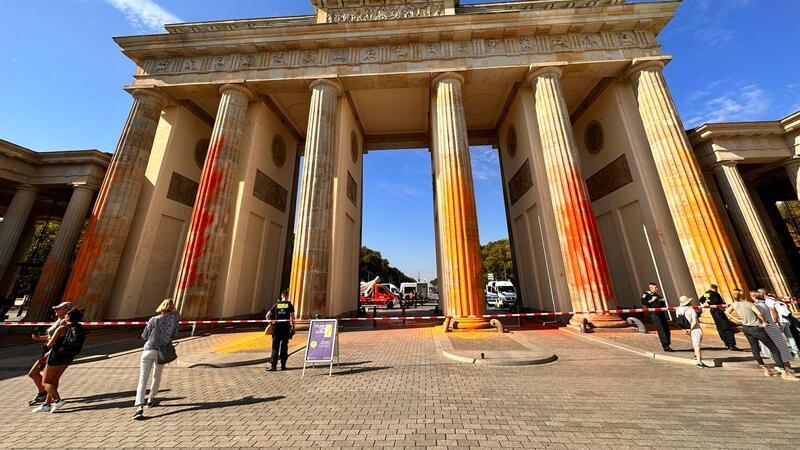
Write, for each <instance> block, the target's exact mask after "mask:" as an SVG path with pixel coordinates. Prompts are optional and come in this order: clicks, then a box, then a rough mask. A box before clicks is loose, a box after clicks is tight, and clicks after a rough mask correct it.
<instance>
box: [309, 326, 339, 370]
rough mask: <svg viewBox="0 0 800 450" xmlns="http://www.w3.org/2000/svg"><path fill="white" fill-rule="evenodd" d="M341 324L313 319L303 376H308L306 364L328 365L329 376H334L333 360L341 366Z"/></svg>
mask: <svg viewBox="0 0 800 450" xmlns="http://www.w3.org/2000/svg"><path fill="white" fill-rule="evenodd" d="M338 325H339V322H338V321H337V320H336V319H313V320H312V321H311V323H310V324H309V326H308V340H307V341H306V354H305V358H304V359H303V375H302V376H301V378H302V377H305V375H306V364H307V363H311V365H312V366H316V365H317V363H328V364H329V365H330V369H329V370H328V376H331V375H333V360H334V358H336V365H337V366H338V365H339V326H338Z"/></svg>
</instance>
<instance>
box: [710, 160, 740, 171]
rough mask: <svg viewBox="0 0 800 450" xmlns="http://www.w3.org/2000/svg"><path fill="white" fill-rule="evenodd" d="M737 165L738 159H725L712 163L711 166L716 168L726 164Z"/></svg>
mask: <svg viewBox="0 0 800 450" xmlns="http://www.w3.org/2000/svg"><path fill="white" fill-rule="evenodd" d="M737 165H739V163H738V162H737V161H731V160H725V161H717V162H715V163H714V164H711V166H710V167H711V168H712V169H716V168H717V167H722V166H725V167H736V166H737Z"/></svg>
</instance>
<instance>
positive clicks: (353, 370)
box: [333, 367, 393, 375]
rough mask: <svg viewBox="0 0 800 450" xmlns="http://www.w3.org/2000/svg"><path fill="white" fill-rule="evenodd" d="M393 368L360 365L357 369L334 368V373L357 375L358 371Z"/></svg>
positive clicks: (365, 371)
mask: <svg viewBox="0 0 800 450" xmlns="http://www.w3.org/2000/svg"><path fill="white" fill-rule="evenodd" d="M386 369H393V367H359V368H357V369H347V370H338V369H337V370H334V371H333V374H334V375H355V374H358V373H367V372H374V371H377V370H386Z"/></svg>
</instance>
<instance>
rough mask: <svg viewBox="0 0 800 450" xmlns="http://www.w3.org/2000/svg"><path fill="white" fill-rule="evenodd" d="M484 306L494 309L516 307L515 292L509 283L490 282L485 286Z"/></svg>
mask: <svg viewBox="0 0 800 450" xmlns="http://www.w3.org/2000/svg"><path fill="white" fill-rule="evenodd" d="M486 304H487V305H489V306H494V307H495V308H507V307H512V306H517V290H516V289H515V288H514V285H513V284H512V283H511V282H510V281H490V282H488V283H487V284H486Z"/></svg>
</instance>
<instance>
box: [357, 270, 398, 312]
mask: <svg viewBox="0 0 800 450" xmlns="http://www.w3.org/2000/svg"><path fill="white" fill-rule="evenodd" d="M380 281H381V280H380V277H378V278H375V279H374V280H372V281H370V282H368V283H362V284H361V289H360V291H361V294H360V295H359V296H358V306H359V308H360V307H362V306H375V307H386V308H388V309H392V308H394V307H395V306H400V297H399V296H398V295H397V294H393V293H392V292H391V291H389V289H388V288H387V287H386V286H384V285H382V284H381V283H380Z"/></svg>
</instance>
